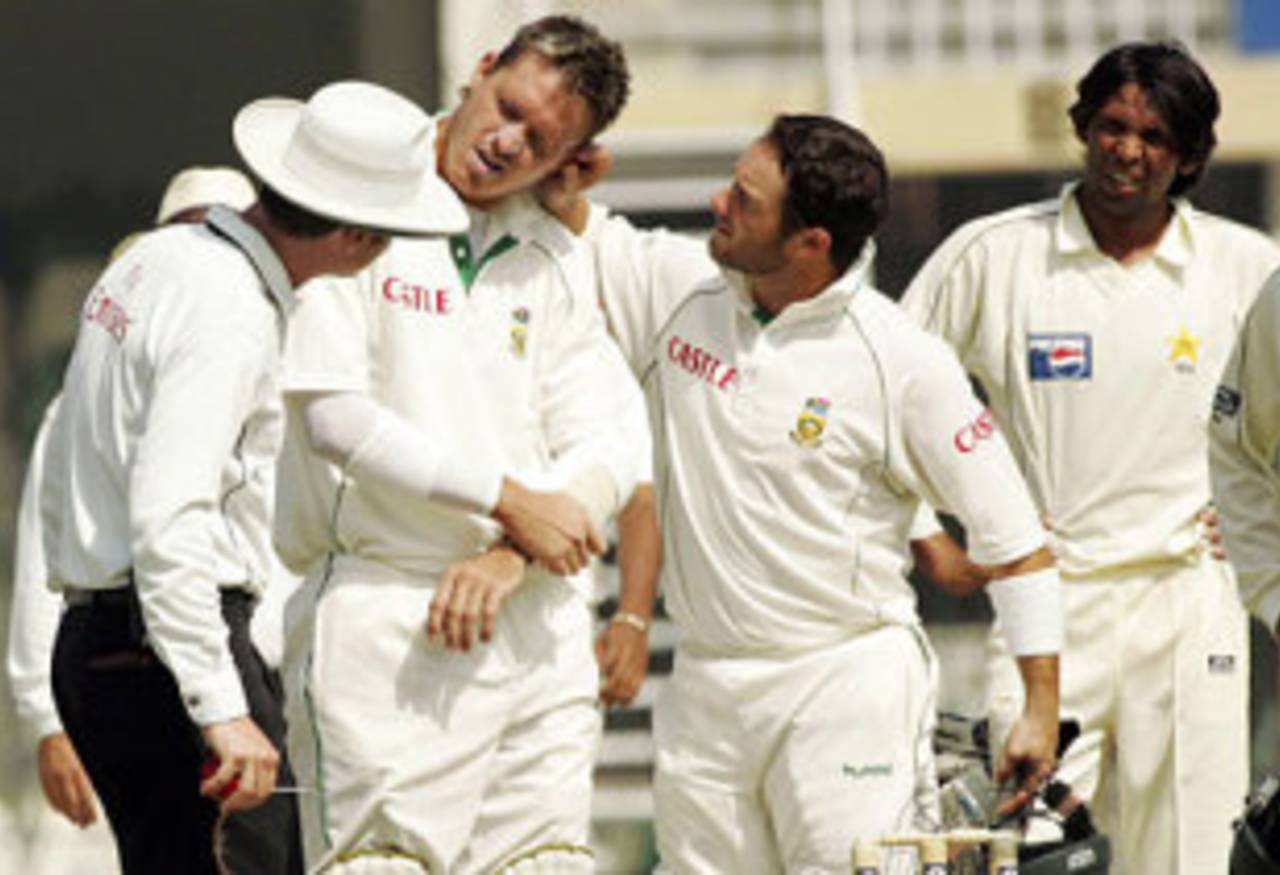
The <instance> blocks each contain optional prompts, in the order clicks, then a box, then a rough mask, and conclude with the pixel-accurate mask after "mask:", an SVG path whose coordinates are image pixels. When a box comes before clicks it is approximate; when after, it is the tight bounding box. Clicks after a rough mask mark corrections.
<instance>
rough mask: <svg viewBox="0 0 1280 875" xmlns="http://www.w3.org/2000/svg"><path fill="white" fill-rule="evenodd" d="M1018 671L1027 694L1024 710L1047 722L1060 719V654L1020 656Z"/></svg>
mask: <svg viewBox="0 0 1280 875" xmlns="http://www.w3.org/2000/svg"><path fill="white" fill-rule="evenodd" d="M1017 662H1018V673H1019V674H1020V675H1022V688H1023V692H1024V694H1025V704H1024V705H1023V711H1024V713H1026V714H1029V715H1032V716H1034V717H1036V718H1037V719H1040V720H1044V721H1046V722H1057V719H1058V656H1057V654H1053V655H1040V656H1020V657H1018V659H1017Z"/></svg>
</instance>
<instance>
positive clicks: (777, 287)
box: [748, 259, 837, 316]
mask: <svg viewBox="0 0 1280 875" xmlns="http://www.w3.org/2000/svg"><path fill="white" fill-rule="evenodd" d="M824 261H825V259H824ZM836 279H837V276H836V272H835V271H834V270H833V269H832V268H831V266H830V264H813V263H809V264H803V265H785V264H784V265H783V266H782V267H780V268H778V269H777V270H774V271H770V272H769V273H761V274H755V275H753V276H751V277H749V278H748V288H749V290H750V292H751V300H753V301H754V302H755V303H756V306H758V307H761V308H763V309H764V310H766V311H768V312H769V313H771V314H772V315H774V316H777V315H778V314H779V313H781V312H782V311H783V310H785V309H786V308H787V307H789V306H790V305H792V304H795V303H797V302H799V301H807V300H809V299H810V298H815V297H817V296H818V295H820V294H821V293H822V292H823V290H824V289H826V288H827V286H829V285H831V284H832V283H833V282H835V281H836Z"/></svg>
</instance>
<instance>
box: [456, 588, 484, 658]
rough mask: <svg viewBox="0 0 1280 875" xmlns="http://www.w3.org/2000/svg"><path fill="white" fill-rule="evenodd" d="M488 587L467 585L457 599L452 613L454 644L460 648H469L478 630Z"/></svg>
mask: <svg viewBox="0 0 1280 875" xmlns="http://www.w3.org/2000/svg"><path fill="white" fill-rule="evenodd" d="M488 593H489V589H488V588H487V587H484V586H482V585H477V586H470V587H467V588H466V589H465V590H463V592H462V598H460V599H458V600H457V602H458V610H457V611H456V612H455V613H454V636H453V640H454V644H455V645H456V646H457V647H458V648H459V649H460V650H470V649H471V645H472V644H473V643H474V638H475V636H476V634H477V633H478V631H479V627H480V622H481V621H480V615H481V613H482V612H483V611H484V602H485V597H486V596H487V595H488Z"/></svg>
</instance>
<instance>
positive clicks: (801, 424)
mask: <svg viewBox="0 0 1280 875" xmlns="http://www.w3.org/2000/svg"><path fill="white" fill-rule="evenodd" d="M830 406H831V399H829V398H809V399H807V400H806V401H805V402H804V410H802V411H800V416H799V417H798V418H797V419H796V427H795V428H794V429H792V431H791V439H792V440H793V441H795V442H796V443H797V444H799V445H800V446H802V447H817V446H821V445H822V432H823V429H825V428H826V427H827V409H828V408H829V407H830Z"/></svg>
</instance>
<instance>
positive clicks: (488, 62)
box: [471, 51, 498, 86]
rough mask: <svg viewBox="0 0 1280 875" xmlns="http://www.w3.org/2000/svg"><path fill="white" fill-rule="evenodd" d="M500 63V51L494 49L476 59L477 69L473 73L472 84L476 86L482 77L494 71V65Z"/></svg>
mask: <svg viewBox="0 0 1280 875" xmlns="http://www.w3.org/2000/svg"><path fill="white" fill-rule="evenodd" d="M497 64H498V53H497V52H494V51H488V52H485V53H484V54H483V55H481V56H480V60H478V61H476V70H475V72H474V73H472V74H471V84H472V85H473V86H474V85H476V84H477V83H479V81H480V80H481V79H483V78H484V77H486V76H488V75H489V74H490V73H492V72H493V70H494V67H496V66H497Z"/></svg>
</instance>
